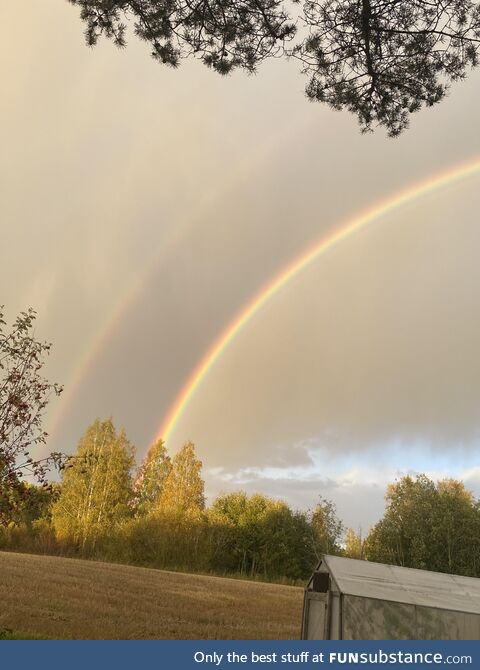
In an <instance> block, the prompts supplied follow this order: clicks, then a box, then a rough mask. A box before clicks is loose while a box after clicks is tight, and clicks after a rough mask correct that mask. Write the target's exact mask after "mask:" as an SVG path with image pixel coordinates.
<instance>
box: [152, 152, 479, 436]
mask: <svg viewBox="0 0 480 670" xmlns="http://www.w3.org/2000/svg"><path fill="white" fill-rule="evenodd" d="M479 172H480V160H478V159H476V160H475V161H473V162H469V163H467V164H462V165H460V166H456V167H454V168H450V169H449V170H448V171H446V172H443V173H440V174H437V175H434V176H433V177H430V178H428V179H426V180H425V181H422V182H420V183H416V184H414V185H411V186H409V187H408V188H407V189H405V190H403V191H401V192H399V193H396V194H394V195H393V196H389V197H388V198H386V199H385V200H382V201H381V202H379V203H376V204H375V205H373V207H371V208H370V209H368V210H366V211H364V212H362V213H361V214H359V215H356V216H354V218H353V219H350V220H348V221H347V222H346V223H345V224H344V225H342V226H340V227H339V228H337V229H336V230H334V231H333V232H332V233H330V234H329V235H327V236H326V237H323V238H322V239H320V240H319V241H317V242H316V243H315V244H314V245H313V246H312V247H310V248H308V249H307V250H306V251H305V252H304V253H302V254H301V255H300V256H298V257H297V258H295V259H294V260H293V261H292V262H291V263H289V264H288V265H287V267H285V268H284V269H283V270H281V271H280V272H279V273H278V274H277V275H276V276H275V277H274V278H273V279H272V280H271V281H270V282H269V283H268V284H267V285H266V286H264V287H263V288H262V289H261V290H260V291H259V292H258V293H257V294H256V295H255V296H254V297H253V298H252V299H251V300H250V302H249V303H248V304H247V305H246V306H245V307H243V309H242V310H241V311H240V312H239V313H238V314H237V315H236V316H235V317H234V318H233V319H232V321H231V322H230V323H229V324H228V325H227V326H226V328H225V329H224V330H223V331H222V332H221V333H220V335H219V336H218V337H217V338H216V339H215V341H214V342H213V344H212V345H211V346H210V348H209V349H208V350H207V352H206V353H205V354H204V356H203V357H202V358H201V360H200V361H199V362H198V363H197V365H196V366H195V368H194V370H193V371H192V373H191V374H190V376H189V377H188V379H187V380H186V382H185V383H184V385H183V387H182V388H181V390H180V392H179V393H178V395H177V397H176V398H175V400H174V402H173V404H172V405H171V407H170V408H169V410H168V412H167V414H166V416H165V418H164V419H163V421H162V423H161V425H160V427H159V429H158V431H157V434H156V437H155V439H159V438H162V439H163V440H164V441H165V442H167V441H168V440H169V439H170V437H171V435H172V433H173V431H174V430H175V427H176V425H177V423H178V421H179V420H180V418H181V416H182V414H183V413H184V411H185V409H186V407H187V405H188V404H189V402H190V401H191V399H192V397H193V395H194V393H195V391H196V390H197V389H198V387H199V386H200V384H201V383H202V381H203V380H204V379H205V377H206V376H207V375H208V373H209V372H210V370H211V369H212V367H213V366H214V365H215V363H216V362H217V361H218V359H219V358H220V356H221V355H222V354H223V353H224V352H225V350H226V349H227V348H228V346H229V345H230V344H231V343H232V342H233V340H234V339H235V338H236V337H237V335H238V334H239V333H240V331H241V330H242V329H243V328H244V327H245V326H246V325H247V323H249V321H251V320H252V319H253V317H254V316H255V315H256V314H258V312H259V311H260V310H261V309H262V307H263V306H264V305H265V304H266V303H267V302H268V301H269V300H270V299H272V298H273V297H274V296H275V295H276V294H277V293H278V292H279V291H280V290H281V289H282V288H283V287H284V286H286V285H287V284H288V283H289V282H290V281H291V280H292V279H293V278H294V277H295V276H296V275H298V274H299V273H300V272H302V271H303V270H305V269H306V268H307V267H308V266H309V265H310V264H311V263H313V262H314V261H316V260H317V259H318V258H319V257H320V256H322V255H323V254H324V253H326V252H327V251H330V250H331V249H333V248H334V247H336V246H337V245H338V244H340V243H341V242H343V241H344V240H346V239H347V238H349V237H351V236H352V235H354V234H356V233H358V232H360V231H361V230H364V229H365V228H366V227H367V226H369V225H370V224H372V223H374V222H375V221H378V220H379V219H380V218H382V217H383V216H385V215H387V214H390V213H391V212H393V211H394V210H396V209H398V208H400V207H403V206H405V205H408V204H409V203H412V202H413V201H415V200H418V199H419V198H422V197H425V196H427V195H430V194H431V193H434V192H435V191H438V190H439V189H442V188H444V187H446V186H451V185H453V184H456V183H458V182H459V181H462V180H464V179H467V178H468V177H471V176H473V175H476V174H478V173H479Z"/></svg>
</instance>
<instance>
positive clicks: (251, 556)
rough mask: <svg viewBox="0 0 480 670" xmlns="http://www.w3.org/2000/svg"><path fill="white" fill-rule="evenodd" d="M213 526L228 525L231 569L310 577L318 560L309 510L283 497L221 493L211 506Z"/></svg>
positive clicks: (227, 556)
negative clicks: (293, 506) (295, 507)
mask: <svg viewBox="0 0 480 670" xmlns="http://www.w3.org/2000/svg"><path fill="white" fill-rule="evenodd" d="M209 521H210V525H211V526H215V527H216V528H217V529H218V528H219V527H221V525H222V524H223V527H224V539H225V546H224V554H223V556H224V557H225V559H226V560H227V562H226V563H225V564H224V565H225V567H227V569H230V570H231V571H234V572H239V573H240V574H247V575H250V576H254V575H256V574H260V575H263V576H264V577H266V578H272V577H278V576H284V577H288V578H290V579H300V578H304V577H306V576H307V575H308V574H309V573H310V572H311V571H312V568H313V566H314V563H315V557H314V555H313V551H312V547H311V542H310V535H311V533H310V527H309V522H308V520H307V517H306V515H305V514H302V513H301V512H293V511H292V510H291V509H290V508H289V506H288V505H287V504H286V503H285V502H283V501H280V500H273V499H272V498H269V497H268V496H265V495H263V494H261V493H255V494H253V495H251V496H248V495H247V494H246V493H245V492H244V491H237V492H234V493H227V494H222V495H220V496H219V497H218V498H217V499H216V500H215V501H214V503H213V504H212V506H211V508H210V510H209Z"/></svg>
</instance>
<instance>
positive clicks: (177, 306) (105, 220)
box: [0, 0, 480, 530]
mask: <svg viewBox="0 0 480 670" xmlns="http://www.w3.org/2000/svg"><path fill="white" fill-rule="evenodd" d="M78 13H79V12H78V10H77V9H76V8H75V7H72V6H71V5H70V4H68V3H67V2H66V1H64V0H44V1H43V2H42V3H38V2H34V0H22V1H20V0H18V1H17V2H15V3H11V2H7V1H6V0H0V15H1V19H2V27H3V31H2V40H1V42H0V78H1V81H2V88H3V90H2V102H3V104H2V106H1V108H0V115H1V124H0V143H1V147H2V152H1V158H0V191H1V198H0V221H1V227H2V235H1V262H0V286H1V288H2V291H1V294H2V295H1V299H0V303H4V304H5V306H6V312H7V317H8V318H9V320H12V319H13V318H14V316H15V315H16V313H17V312H18V311H19V310H20V309H24V308H26V307H28V306H32V307H34V308H35V309H37V310H38V313H39V317H38V323H37V333H38V334H39V335H40V336H41V337H43V338H46V339H48V340H51V341H52V342H53V343H54V348H53V350H52V354H51V357H50V361H49V367H48V373H49V376H50V377H51V378H52V379H55V380H58V381H59V382H61V383H63V384H64V385H65V392H64V394H63V396H62V397H61V399H59V400H54V401H52V405H51V410H50V412H49V415H48V426H47V428H48V429H49V430H50V432H51V441H50V444H49V445H48V447H49V450H52V449H55V450H64V451H73V450H74V448H75V446H76V443H77V441H78V439H79V437H80V435H81V434H82V432H83V431H84V430H85V428H86V427H87V426H88V425H89V424H90V423H91V422H92V421H93V419H95V417H97V416H100V417H105V416H109V415H111V416H113V418H114V421H115V423H116V424H117V425H118V426H124V427H125V429H126V431H127V434H128V436H129V437H130V439H131V441H132V442H133V443H134V444H135V445H136V447H137V450H138V454H139V458H140V457H141V456H142V455H143V454H144V453H145V451H146V449H147V448H148V445H149V443H150V442H151V440H152V439H153V437H154V435H155V434H156V432H157V430H158V427H159V426H160V424H161V422H162V420H163V418H164V416H165V415H166V413H167V411H168V409H169V407H170V406H171V404H172V403H173V402H174V400H175V398H176V396H177V394H178V392H179V391H180V389H181V388H182V386H183V384H184V382H185V380H186V379H187V378H188V376H189V374H190V373H191V371H192V370H193V369H194V367H195V365H196V364H197V362H198V361H199V359H201V357H202V355H203V354H204V353H205V351H206V350H207V349H208V348H209V346H210V345H211V343H212V342H213V341H214V340H215V338H216V337H217V336H218V334H219V333H220V332H221V331H222V329H223V328H224V327H225V326H226V325H227V324H228V322H229V321H230V320H231V319H232V318H233V317H234V316H235V314H237V313H238V312H239V311H240V310H241V309H242V307H243V306H245V305H246V304H247V303H248V302H249V300H250V299H251V298H252V296H254V295H255V294H256V293H257V292H258V290H259V289H260V288H261V286H263V285H264V284H266V283H267V282H268V281H269V280H270V279H272V278H273V277H274V276H275V275H276V274H277V273H278V272H279V271H280V270H281V269H282V267H284V266H285V265H286V264H287V263H288V262H289V261H291V260H292V259H293V258H295V256H297V255H298V254H299V253H301V252H302V251H303V250H304V249H306V248H308V247H309V246H310V245H312V244H313V243H314V242H315V241H317V240H318V239H320V238H321V237H322V235H324V234H326V233H327V231H331V230H332V229H334V228H335V227H338V226H340V225H341V224H342V223H343V222H345V221H346V220H347V219H348V218H349V217H351V216H352V215H354V214H355V213H358V212H360V211H362V210H363V209H365V208H367V207H369V206H370V205H372V204H374V203H375V202H378V201H379V200H381V199H384V198H386V197H388V196H389V194H394V193H395V192H397V191H398V190H401V189H403V188H405V187H407V186H408V185H410V184H414V183H415V182H418V181H420V180H423V179H426V178H428V177H429V176H432V175H434V174H437V173H439V172H441V171H443V170H447V169H449V168H452V167H454V166H455V165H458V164H461V163H462V162H465V161H468V160H471V159H473V158H475V157H476V156H477V155H479V152H480V149H479V147H478V143H479V134H478V118H480V98H479V96H478V86H479V84H480V73H478V72H477V73H475V74H473V75H471V76H470V78H469V79H468V80H467V81H465V82H462V83H459V84H456V85H455V86H454V88H453V90H452V93H451V95H450V97H449V98H448V99H447V100H446V101H444V102H443V103H441V104H440V105H438V106H437V107H436V108H433V109H429V110H426V111H425V110H424V111H422V112H420V113H419V114H417V115H415V116H414V117H413V119H412V124H411V128H410V129H409V130H408V131H407V132H406V133H404V134H403V135H402V136H401V137H400V138H398V139H396V140H390V139H388V138H386V136H385V133H384V132H383V131H382V130H380V131H377V132H376V133H374V134H370V135H363V136H362V135H361V134H360V133H359V130H358V127H357V124H356V120H355V119H354V118H353V117H352V116H350V115H349V114H348V113H338V112H334V111H331V110H329V109H328V108H326V107H322V106H320V105H319V104H312V103H308V102H307V100H306V99H305V97H304V94H303V86H304V81H303V79H302V76H301V75H300V74H299V73H298V71H297V67H296V65H295V64H293V63H284V62H280V61H273V62H270V63H267V64H266V65H263V66H262V67H260V69H259V71H258V73H257V75H256V76H254V77H251V76H250V77H249V76H246V75H245V74H242V73H234V74H233V75H231V76H229V77H227V78H220V77H219V76H218V75H216V74H215V73H213V72H210V71H208V70H207V69H206V68H205V67H204V66H202V65H201V64H200V63H199V62H188V63H184V64H183V65H182V66H181V67H180V68H179V69H178V70H176V71H172V70H171V69H168V68H166V67H165V66H162V65H159V64H157V63H155V62H154V61H153V60H152V59H151V58H150V57H149V53H148V47H147V46H146V45H145V44H141V43H138V42H137V41H136V40H135V39H134V38H133V37H130V43H129V46H128V48H127V49H125V50H123V51H119V50H118V49H116V48H115V47H114V46H113V45H112V44H110V43H107V42H101V43H100V44H99V45H98V47H96V48H95V49H93V50H91V49H88V48H87V47H85V46H84V41H83V26H82V25H81V22H80V20H79V17H78ZM479 186H480V178H479V177H473V178H471V179H469V180H467V181H464V182H462V183H460V184H457V185H456V186H452V187H448V188H445V189H443V190H441V191H438V192H436V193H434V194H433V195H430V196H428V197H426V198H423V199H421V200H417V201H415V202H413V203H411V204H410V205H408V206H407V207H405V208H403V209H401V210H400V209H399V210H397V211H395V212H394V213H392V214H390V215H388V216H386V217H384V218H383V219H381V220H379V221H378V222H376V223H375V224H374V225H373V226H372V227H370V228H369V229H368V230H366V231H364V232H362V233H360V234H359V235H356V236H352V237H351V238H349V239H348V240H346V241H345V242H343V243H342V244H340V245H338V246H337V247H336V248H335V249H334V250H332V251H331V252H330V253H328V254H327V255H325V256H322V257H321V258H319V259H318V261H317V262H316V263H314V264H313V265H312V266H311V267H310V268H309V269H308V270H306V271H305V272H303V273H302V274H301V275H299V276H297V277H296V278H295V279H294V280H293V281H292V282H290V283H289V284H288V286H286V287H285V288H284V289H283V290H282V291H281V292H280V293H278V294H277V295H276V296H275V297H274V298H273V299H272V300H271V301H270V302H269V303H268V304H267V305H266V306H265V308H264V309H262V310H261V311H260V312H259V313H258V314H257V315H256V317H255V318H254V319H252V321H251V322H250V323H249V324H248V325H247V326H246V327H245V328H244V329H243V331H242V332H241V333H240V335H239V336H238V337H237V338H236V339H235V340H234V342H233V343H232V344H231V345H230V347H229V348H228V349H227V350H226V352H225V353H224V355H222V356H221V357H220V358H219V360H218V361H217V363H216V365H215V366H214V367H213V368H212V370H211V372H210V373H209V375H208V376H207V377H206V378H205V379H204V380H203V381H202V383H201V385H200V386H199V388H198V389H197V392H196V393H195V395H194V397H193V398H192V400H191V402H190V403H189V405H188V407H187V408H186V409H185V412H184V413H183V415H182V418H181V420H180V421H179V423H178V424H177V426H176V428H175V430H174V432H173V434H172V436H171V440H170V442H169V444H168V446H169V448H170V449H171V451H172V452H175V451H176V450H177V449H178V448H179V447H180V446H181V444H182V443H183V442H184V441H185V440H187V439H192V440H193V441H194V442H195V443H196V445H197V448H198V452H199V454H200V456H201V458H202V460H203V461H204V468H205V470H204V472H205V477H206V480H207V492H208V494H209V496H210V497H212V496H214V495H215V494H216V493H218V492H219V491H220V490H230V489H238V488H243V489H245V490H247V491H257V490H258V491H263V492H265V493H268V494H270V495H273V496H277V497H283V498H286V499H287V500H288V501H289V502H290V503H291V504H292V505H294V506H299V507H312V506H313V505H314V504H315V502H316V500H317V498H318V495H320V494H321V495H324V496H326V497H329V498H331V499H332V500H334V501H335V502H336V503H337V505H338V508H339V512H340V514H341V516H342V517H343V518H344V519H345V521H346V523H347V524H348V525H351V526H353V527H355V528H358V527H362V529H364V530H366V529H368V526H369V525H370V524H371V523H373V522H374V521H375V520H376V519H377V518H378V517H379V516H380V514H381V513H382V505H383V493H384V489H385V484H386V483H387V482H389V481H392V480H393V479H394V478H395V477H398V476H399V475H401V474H405V473H407V472H427V473H429V474H430V475H431V476H434V477H444V476H456V477H462V478H464V479H465V480H466V482H467V484H468V486H470V487H471V488H473V490H475V492H476V493H477V494H480V464H479V462H478V458H477V456H476V454H477V453H478V443H479V440H480V435H479V419H478V408H479V405H480V402H479V401H480V357H479V355H478V350H479V342H480V281H479V273H480V268H479V263H478V250H479V249H480V227H479V226H478V212H479V210H480V208H479V205H480V196H479Z"/></svg>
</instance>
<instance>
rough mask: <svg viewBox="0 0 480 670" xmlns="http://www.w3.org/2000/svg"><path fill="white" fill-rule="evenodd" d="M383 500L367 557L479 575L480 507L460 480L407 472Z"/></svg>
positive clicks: (443, 570)
mask: <svg viewBox="0 0 480 670" xmlns="http://www.w3.org/2000/svg"><path fill="white" fill-rule="evenodd" d="M386 502H387V507H386V510H385V514H384V516H383V518H382V519H381V520H380V521H379V522H378V523H377V524H376V525H375V526H374V527H373V529H372V530H371V531H370V533H369V536H368V538H367V542H366V554H367V558H368V559H369V560H374V561H379V562H383V563H393V564H395V565H403V566H406V567H412V568H423V569H426V570H436V571H439V572H450V573H457V574H463V575H474V576H478V575H480V510H479V505H478V502H477V501H476V500H475V499H474V498H473V495H472V494H471V493H470V492H469V491H467V490H466V489H465V486H464V485H463V483H462V482H458V481H456V480H452V479H447V480H443V481H440V482H438V483H437V484H435V482H433V481H432V480H430V479H429V478H428V477H426V476H425V475H417V476H416V477H415V478H412V477H410V476H406V477H403V478H402V479H401V480H400V481H398V482H396V483H395V484H391V485H390V486H389V487H388V489H387V493H386Z"/></svg>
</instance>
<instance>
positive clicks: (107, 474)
mask: <svg viewBox="0 0 480 670" xmlns="http://www.w3.org/2000/svg"><path fill="white" fill-rule="evenodd" d="M21 486H22V487H23V488H24V496H23V497H22V500H23V503H22V505H20V506H17V508H16V510H15V513H14V514H12V516H11V518H10V519H9V520H8V522H7V520H6V519H4V526H3V530H2V531H0V547H2V548H4V549H14V550H15V549H16V550H24V551H25V550H26V551H35V552H45V553H57V554H62V555H70V556H83V557H91V558H97V559H103V560H108V561H113V562H115V561H117V562H124V563H130V564H134V565H143V566H150V567H158V568H168V569H176V570H186V571H199V572H208V573H216V574H223V575H225V574H231V575H240V576H243V577H250V578H260V579H266V580H280V581H283V580H287V581H290V582H295V581H299V580H305V579H306V578H307V577H308V576H309V575H310V573H311V572H312V570H313V568H314V567H315V565H316V563H317V562H318V561H319V559H320V557H321V555H322V554H324V553H328V554H336V555H343V556H347V557H351V558H359V559H366V560H373V561H378V562H381V563H390V564H395V565H403V566H406V567H415V568H424V569H428V570H436V571H440V572H450V573H456V574H463V575H470V576H480V504H479V502H478V501H477V500H476V499H475V498H474V496H473V494H472V493H470V492H469V491H468V490H467V489H466V488H465V486H464V485H463V484H462V483H461V482H459V481H456V480H453V479H445V480H442V481H439V482H434V481H432V480H431V479H429V478H428V477H427V476H425V475H417V476H416V477H411V476H406V477H403V478H401V479H400V480H399V481H397V482H395V483H393V484H390V485H389V486H388V488H387V492H386V509H385V513H384V515H383V517H382V518H381V520H380V521H379V522H378V523H377V524H375V525H374V526H373V528H371V529H370V531H369V532H368V534H367V535H366V537H365V538H362V537H361V534H360V533H359V532H356V531H354V530H353V529H346V528H345V525H344V524H343V522H342V521H341V520H340V519H339V518H338V515H337V511H336V507H335V505H334V503H332V502H331V501H329V500H327V499H325V498H322V497H321V498H320V500H319V502H318V503H317V504H316V505H315V506H314V507H313V509H311V510H304V511H302V510H294V509H292V508H291V506H289V505H288V504H287V503H286V502H284V501H281V500H276V499H273V498H271V497H268V496H266V495H263V494H261V493H255V494H252V495H247V494H246V493H245V492H243V491H235V492H229V493H222V494H220V495H219V496H218V497H217V498H216V499H215V500H213V501H212V503H211V504H210V505H207V504H206V499H205V490H204V481H203V479H202V463H201V461H200V460H199V458H198V457H197V455H196V451H195V446H194V444H193V443H192V442H188V443H186V444H185V445H184V446H183V447H182V448H181V449H180V450H179V451H178V453H176V454H175V455H174V456H173V457H172V456H170V455H169V453H168V451H167V449H166V447H165V444H164V443H163V441H162V440H159V441H157V442H156V443H155V444H153V445H152V446H151V448H150V449H149V451H148V453H147V454H146V456H145V458H144V459H143V461H142V462H141V463H140V466H139V467H138V468H137V467H135V456H134V449H133V447H132V445H131V443H130V442H129V440H128V439H127V436H126V435H125V432H124V431H123V430H122V431H117V430H116V428H115V426H114V424H113V421H112V419H106V420H103V421H101V420H99V419H97V420H96V421H95V422H94V423H93V424H92V425H91V426H90V427H89V428H88V429H87V430H86V432H85V433H84V435H83V436H82V437H81V439H80V441H79V444H78V447H77V450H76V453H75V454H74V455H73V456H72V457H71V458H70V459H69V460H68V461H67V463H66V465H65V467H64V468H63V470H62V477H61V481H60V482H59V483H57V484H54V485H53V486H52V487H50V488H49V489H45V487H40V486H34V485H31V484H22V485H21Z"/></svg>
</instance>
